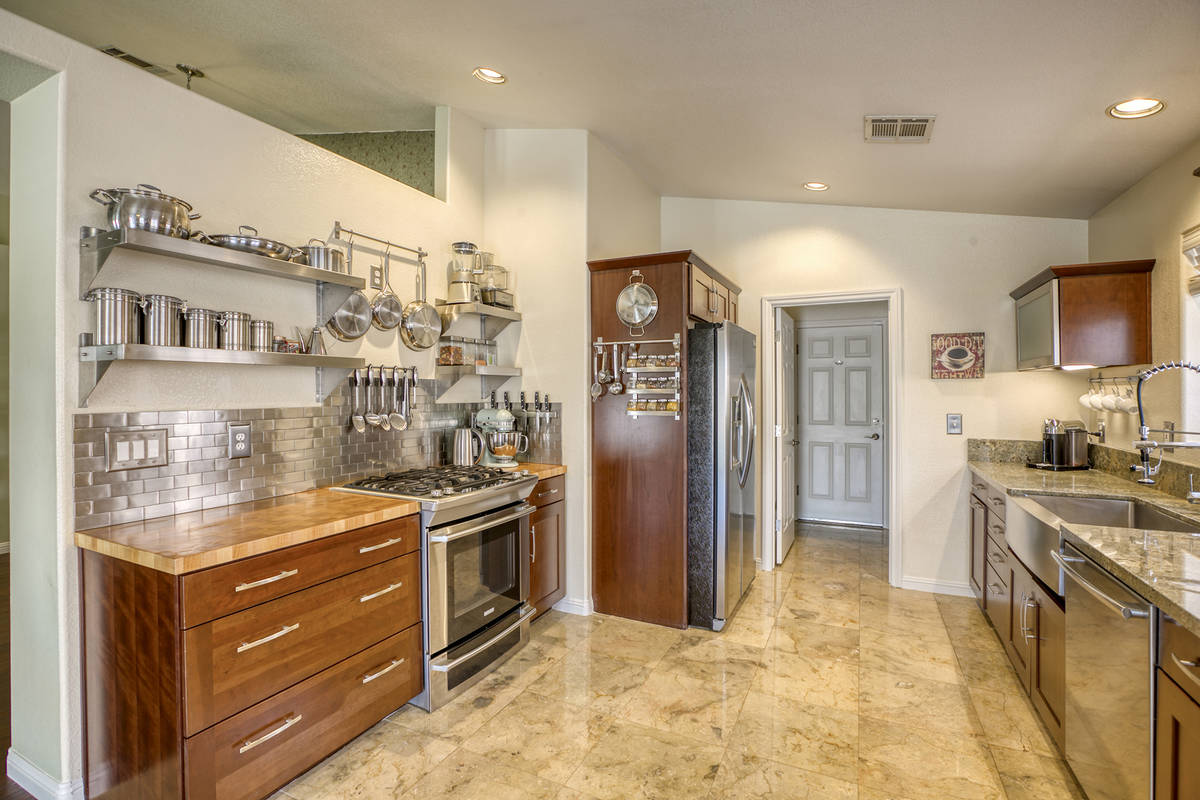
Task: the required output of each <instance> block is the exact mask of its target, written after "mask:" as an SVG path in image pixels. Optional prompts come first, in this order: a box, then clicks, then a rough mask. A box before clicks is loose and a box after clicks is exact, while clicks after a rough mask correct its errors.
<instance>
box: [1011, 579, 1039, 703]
mask: <svg viewBox="0 0 1200 800" xmlns="http://www.w3.org/2000/svg"><path fill="white" fill-rule="evenodd" d="M1008 563H1009V564H1010V565H1011V566H1010V570H1009V575H1010V576H1011V579H1010V580H1009V584H1008V586H1009V588H1010V589H1011V590H1012V605H1011V606H1010V607H1009V611H1008V614H1009V622H1008V630H1007V632H1006V636H1005V637H1004V649H1005V650H1007V651H1008V657H1009V660H1011V661H1012V664H1013V668H1014V669H1016V671H1017V677H1018V678H1020V679H1021V684H1022V685H1023V686H1024V687H1025V689H1026V690H1028V689H1029V663H1030V655H1031V654H1032V652H1033V640H1034V636H1035V634H1034V633H1033V627H1032V623H1031V622H1030V617H1031V616H1032V615H1034V614H1036V611H1037V606H1036V600H1037V594H1036V593H1037V584H1036V583H1034V582H1033V578H1032V577H1031V576H1030V574H1029V572H1028V571H1027V570H1026V569H1025V566H1024V565H1023V564H1021V562H1020V561H1017V559H1016V558H1013V557H1011V556H1010V557H1009V560H1008Z"/></svg>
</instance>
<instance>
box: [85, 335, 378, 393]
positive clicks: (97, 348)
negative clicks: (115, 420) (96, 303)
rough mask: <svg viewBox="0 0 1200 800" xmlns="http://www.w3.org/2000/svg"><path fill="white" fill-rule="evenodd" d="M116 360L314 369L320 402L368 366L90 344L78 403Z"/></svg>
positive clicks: (355, 361) (300, 356)
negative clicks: (341, 383)
mask: <svg viewBox="0 0 1200 800" xmlns="http://www.w3.org/2000/svg"><path fill="white" fill-rule="evenodd" d="M117 361H142V362H167V363H175V364H236V365H241V366H250V367H253V366H264V367H308V368H310V369H314V368H315V370H316V393H315V397H316V401H317V402H318V403H320V402H323V401H324V400H325V398H326V397H328V396H329V393H330V392H331V391H333V389H334V388H335V387H336V386H337V385H338V384H339V383H340V382H341V381H343V380H345V378H346V376H347V375H349V374H350V371H351V370H353V369H357V368H359V367H363V366H366V361H364V360H363V359H361V358H347V357H345V356H328V355H324V356H318V355H308V354H306V353H273V352H260V351H256V350H217V349H209V348H204V347H160V346H155V345H149V344H110V345H88V346H83V347H80V348H79V405H80V407H81V408H86V407H87V401H88V397H89V396H90V395H91V393H92V392H93V391H94V390H95V388H96V387H97V386H98V385H99V384H100V383H101V381H103V380H104V376H105V375H106V374H107V373H108V368H109V367H111V366H112V365H113V364H114V363H115V362H117Z"/></svg>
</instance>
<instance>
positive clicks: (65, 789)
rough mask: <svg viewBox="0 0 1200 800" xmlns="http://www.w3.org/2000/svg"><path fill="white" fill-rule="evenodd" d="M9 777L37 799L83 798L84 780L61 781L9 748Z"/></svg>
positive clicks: (64, 799)
mask: <svg viewBox="0 0 1200 800" xmlns="http://www.w3.org/2000/svg"><path fill="white" fill-rule="evenodd" d="M7 762H8V763H7V772H8V777H9V778H11V779H12V781H13V783H15V784H17V785H18V786H20V787H21V788H22V789H24V790H25V791H27V792H29V793H30V794H31V795H33V796H34V797H36V798H37V800H83V780H82V779H80V780H76V781H64V782H63V783H59V782H58V781H56V780H54V778H51V777H50V776H49V775H47V774H46V773H45V772H43V771H42V770H41V769H40V768H39V767H37V766H35V765H34V764H33V763H32V762H30V761H29V759H27V758H25V757H24V756H23V755H21V754H20V753H18V752H17V751H16V750H13V749H12V748H11V747H10V748H8V759H7Z"/></svg>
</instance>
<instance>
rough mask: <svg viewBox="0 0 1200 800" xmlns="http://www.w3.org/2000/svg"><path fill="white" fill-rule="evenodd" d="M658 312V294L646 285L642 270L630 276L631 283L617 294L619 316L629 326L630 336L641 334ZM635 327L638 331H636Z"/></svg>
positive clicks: (635, 271)
mask: <svg viewBox="0 0 1200 800" xmlns="http://www.w3.org/2000/svg"><path fill="white" fill-rule="evenodd" d="M656 314H658V295H657V294H655V293H654V290H653V289H651V288H650V287H649V286H647V285H646V279H645V278H644V277H643V276H642V273H641V270H636V269H635V270H634V271H633V274H632V275H630V276H629V285H628V286H626V287H625V288H624V289H622V290H621V293H620V294H618V295H617V317H619V318H620V320H621V322H624V323H625V325H626V326H627V327H628V328H629V335H630V336H641V335H643V334H644V333H645V332H646V326H647V325H649V324H650V323H651V322H652V321H653V320H654V316H655V315H656ZM634 328H637V332H636V333H634Z"/></svg>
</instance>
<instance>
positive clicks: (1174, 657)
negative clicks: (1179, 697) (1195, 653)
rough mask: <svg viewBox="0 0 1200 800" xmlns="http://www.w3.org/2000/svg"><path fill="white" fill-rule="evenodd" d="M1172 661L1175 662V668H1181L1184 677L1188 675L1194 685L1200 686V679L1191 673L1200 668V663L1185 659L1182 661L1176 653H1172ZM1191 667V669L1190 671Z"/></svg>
mask: <svg viewBox="0 0 1200 800" xmlns="http://www.w3.org/2000/svg"><path fill="white" fill-rule="evenodd" d="M1171 660H1172V661H1174V662H1175V666H1177V667H1179V669H1180V671H1181V672H1183V674H1184V675H1187V676H1188V677H1189V678H1191V679H1192V683H1195V684H1196V685H1197V686H1200V678H1197V677H1196V676H1195V674H1193V673H1192V671H1191V670H1192V669H1195V668H1196V667H1200V661H1184V660H1183V659H1181V658H1180V657H1179V656H1177V655H1175V654H1174V653H1171ZM1189 667H1190V668H1191V669H1189Z"/></svg>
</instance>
